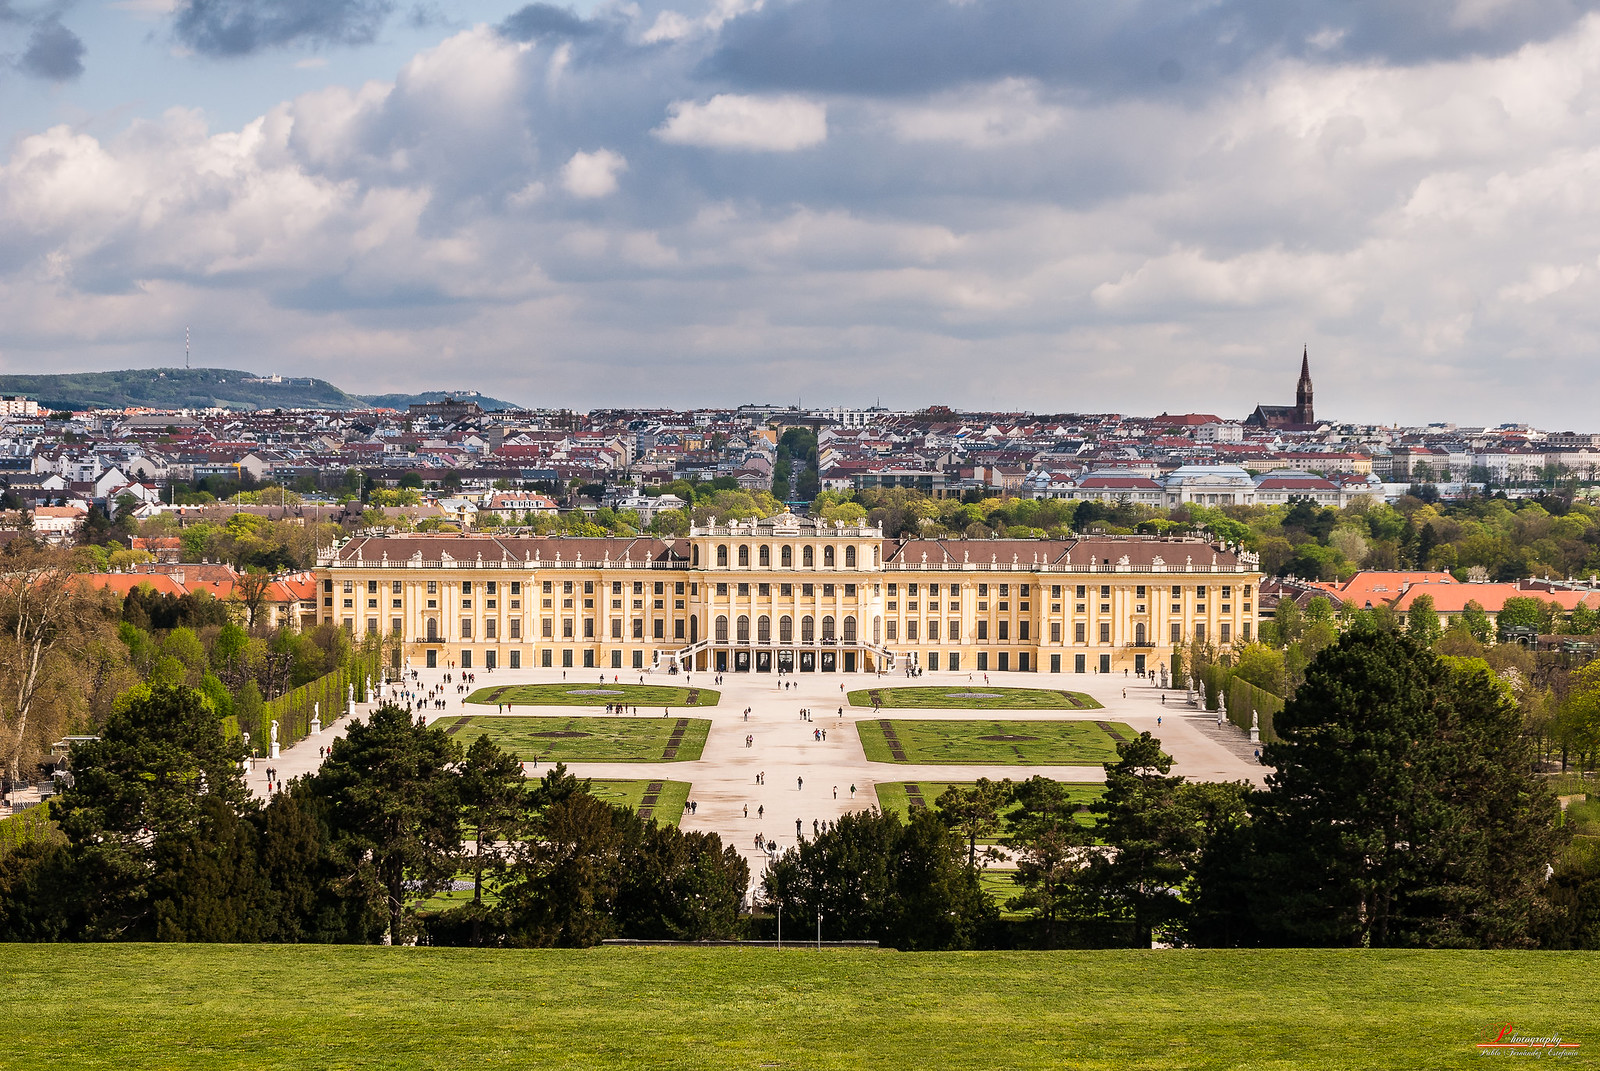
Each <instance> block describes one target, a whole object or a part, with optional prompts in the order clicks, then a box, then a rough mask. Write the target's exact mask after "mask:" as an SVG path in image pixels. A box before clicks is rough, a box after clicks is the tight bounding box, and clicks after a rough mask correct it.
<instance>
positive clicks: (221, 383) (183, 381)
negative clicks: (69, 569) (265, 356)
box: [0, 368, 521, 411]
mask: <svg viewBox="0 0 1600 1071" xmlns="http://www.w3.org/2000/svg"><path fill="white" fill-rule="evenodd" d="M251 380H255V381H256V382H250V381H251ZM0 394H21V395H25V396H26V397H29V398H32V399H34V400H36V401H37V402H38V403H39V405H40V406H41V407H43V408H48V409H123V408H126V407H128V406H147V407H149V408H151V409H206V408H212V407H215V408H227V409H367V408H370V407H374V406H380V407H383V408H387V409H399V410H402V411H403V410H404V409H405V408H406V406H408V405H411V404H412V403H413V402H434V401H439V400H440V399H442V398H460V399H463V400H468V401H474V402H477V403H478V404H479V405H481V406H483V407H484V408H485V409H518V408H521V407H520V406H518V405H516V404H515V403H513V402H505V401H501V400H500V399H498V398H490V397H488V396H486V395H482V394H479V393H478V392H477V391H453V392H452V391H425V392H424V393H422V394H380V395H377V396H375V397H359V396H357V395H354V394H346V393H345V392H344V391H342V390H340V389H339V388H338V387H336V386H334V385H333V384H332V383H329V382H327V381H326V380H322V379H310V378H305V377H291V376H284V377H282V378H281V379H278V380H276V381H273V380H272V379H271V378H270V377H262V376H258V375H257V374H256V373H254V372H242V371H240V370H238V369H235V368H129V369H126V370H124V371H120V372H69V373H66V374H64V375H41V376H27V375H22V376H8V375H0Z"/></svg>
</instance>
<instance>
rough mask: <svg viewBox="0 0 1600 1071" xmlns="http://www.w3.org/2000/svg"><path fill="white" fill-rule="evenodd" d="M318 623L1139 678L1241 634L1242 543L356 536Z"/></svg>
mask: <svg viewBox="0 0 1600 1071" xmlns="http://www.w3.org/2000/svg"><path fill="white" fill-rule="evenodd" d="M317 578H318V580H319V582H320V583H319V586H320V589H321V590H320V594H321V605H320V607H319V614H318V619H319V620H320V621H322V622H329V623H337V624H341V625H343V626H344V627H345V628H346V629H349V630H351V631H352V632H363V633H367V634H374V633H383V634H386V635H389V636H391V637H397V638H398V639H399V641H400V642H399V644H398V645H397V646H396V647H395V650H394V654H393V655H392V657H393V658H395V659H396V664H398V660H399V659H400V658H401V657H402V655H403V656H404V657H405V658H406V659H407V660H409V662H410V663H411V664H413V665H426V666H441V665H447V664H451V663H454V664H455V665H456V666H459V667H460V668H462V669H472V668H486V669H487V668H508V669H520V668H524V667H527V668H534V667H552V668H553V667H563V668H565V667H571V668H575V669H576V668H583V669H610V670H620V669H633V670H639V669H644V668H646V667H668V666H677V667H681V668H692V669H695V670H699V671H715V672H719V673H725V672H734V673H740V672H755V673H771V672H775V671H776V672H785V673H790V672H799V673H813V672H815V673H867V672H876V671H878V670H880V669H883V670H891V669H903V668H904V667H905V666H907V665H915V666H921V667H924V668H927V669H933V670H944V671H962V670H965V671H968V672H972V671H981V672H1002V673H1003V672H1008V671H1010V672H1021V673H1030V672H1048V673H1124V672H1128V673H1142V672H1144V671H1145V670H1147V669H1149V670H1154V669H1155V667H1156V666H1157V665H1158V664H1159V663H1160V662H1161V661H1162V660H1164V659H1167V658H1168V656H1170V654H1171V652H1172V650H1173V648H1174V646H1178V645H1184V644H1187V643H1189V642H1191V641H1192V640H1196V639H1198V640H1202V641H1206V642H1210V643H1215V644H1221V645H1227V644H1230V643H1233V642H1235V641H1236V640H1249V639H1251V638H1253V636H1254V634H1255V622H1256V619H1257V615H1256V612H1255V603H1256V598H1255V593H1256V591H1257V589H1258V587H1259V585H1260V582H1261V573H1260V570H1259V567H1258V563H1257V559H1256V557H1255V556H1254V555H1252V554H1250V553H1248V552H1245V551H1242V550H1239V549H1235V548H1231V547H1227V546H1223V545H1219V544H1213V543H1208V542H1206V541H1204V540H1200V539H1193V538H1157V537H1138V536H1087V537H1080V538H1071V539H1062V540H1034V539H983V540H967V539H886V538H884V536H883V532H882V530H881V529H880V528H874V527H868V526H866V525H864V524H859V525H846V524H844V523H842V522H836V523H832V524H830V523H828V522H825V521H819V520H815V519H812V518H808V517H798V516H795V515H794V514H790V513H785V514H781V515H779V516H776V517H769V518H766V519H764V520H755V521H733V522H729V523H726V524H717V523H713V524H711V525H710V526H708V527H703V528H702V527H697V528H692V529H691V530H690V533H689V535H688V537H687V538H676V539H671V538H668V539H658V538H655V537H645V536H641V537H637V538H600V539H588V538H578V537H563V536H490V535H455V536H382V537H373V536H365V537H363V536H358V537H355V538H353V539H350V540H348V541H346V542H344V543H342V544H338V545H336V546H334V547H333V548H331V549H330V550H328V551H326V552H324V554H323V556H322V558H321V559H320V561H319V563H318V568H317Z"/></svg>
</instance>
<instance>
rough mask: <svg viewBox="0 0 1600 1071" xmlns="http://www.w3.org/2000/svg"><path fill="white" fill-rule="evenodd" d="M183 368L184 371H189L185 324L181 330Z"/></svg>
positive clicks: (186, 327)
mask: <svg viewBox="0 0 1600 1071" xmlns="http://www.w3.org/2000/svg"><path fill="white" fill-rule="evenodd" d="M183 367H184V371H188V369H189V326H188V325H187V324H185V325H184V328H183Z"/></svg>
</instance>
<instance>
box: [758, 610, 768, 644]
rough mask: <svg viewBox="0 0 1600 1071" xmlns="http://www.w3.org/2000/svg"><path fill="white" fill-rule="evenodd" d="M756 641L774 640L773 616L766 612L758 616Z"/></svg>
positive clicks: (766, 641)
mask: <svg viewBox="0 0 1600 1071" xmlns="http://www.w3.org/2000/svg"><path fill="white" fill-rule="evenodd" d="M756 642H757V643H771V642H772V618H770V617H768V616H767V615H766V614H762V615H761V616H760V617H758V618H756Z"/></svg>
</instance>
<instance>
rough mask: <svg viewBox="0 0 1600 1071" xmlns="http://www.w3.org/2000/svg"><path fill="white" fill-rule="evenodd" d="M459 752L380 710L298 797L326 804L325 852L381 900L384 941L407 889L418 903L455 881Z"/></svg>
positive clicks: (404, 905)
mask: <svg viewBox="0 0 1600 1071" xmlns="http://www.w3.org/2000/svg"><path fill="white" fill-rule="evenodd" d="M460 760H461V748H460V746H459V745H458V744H456V743H455V742H454V741H453V740H451V739H450V737H449V736H447V735H446V734H445V732H444V730H442V729H428V728H424V727H422V726H420V725H418V724H417V723H415V722H413V721H412V720H411V714H410V712H409V711H407V710H405V709H403V708H401V707H397V706H392V705H388V704H385V705H384V706H380V707H379V708H378V709H377V710H375V711H373V712H372V714H371V715H370V716H369V717H368V718H367V719H366V720H365V721H364V722H353V723H352V724H351V725H350V728H349V729H348V731H347V732H346V734H345V735H344V736H343V737H341V738H340V739H338V740H335V741H334V742H333V749H332V751H331V753H330V754H329V757H328V759H327V761H326V762H324V763H323V764H322V766H321V768H320V769H319V770H318V771H317V773H316V774H315V775H313V776H312V777H310V778H309V779H308V780H307V781H306V783H305V789H304V790H305V791H307V792H309V793H311V794H312V795H315V796H318V797H320V798H322V799H323V800H325V801H326V805H327V811H326V820H327V822H328V824H329V826H330V827H331V829H332V831H333V851H334V852H335V854H336V856H337V857H338V859H339V860H340V862H341V864H342V865H343V866H344V867H345V868H346V870H347V872H349V873H352V874H354V875H356V876H357V878H358V879H359V880H360V881H361V882H363V883H365V884H367V885H368V886H370V887H372V888H373V889H375V890H376V891H378V892H381V894H382V896H383V897H384V899H385V900H386V907H387V912H388V917H389V920H388V921H389V935H390V939H391V940H398V939H399V938H400V937H401V936H402V935H403V934H404V932H405V931H404V925H405V922H406V919H407V910H408V901H409V900H410V899H411V897H410V896H408V888H409V889H410V890H411V892H412V893H413V894H414V895H416V896H418V897H426V896H428V895H430V894H432V893H434V892H437V891H438V890H439V889H441V888H443V886H444V883H445V882H447V881H449V880H450V879H451V878H452V877H454V876H455V870H456V859H457V857H458V856H459V854H460V851H461V797H460V784H459V781H458V779H457V777H456V775H455V772H454V767H455V765H456V763H458V762H459V761H460Z"/></svg>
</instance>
